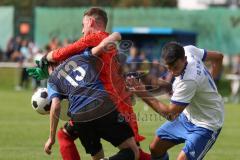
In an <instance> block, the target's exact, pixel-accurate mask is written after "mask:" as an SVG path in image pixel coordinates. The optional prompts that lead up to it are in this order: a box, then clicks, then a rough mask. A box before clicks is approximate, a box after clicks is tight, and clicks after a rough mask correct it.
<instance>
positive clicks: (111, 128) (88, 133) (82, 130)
mask: <svg viewBox="0 0 240 160" xmlns="http://www.w3.org/2000/svg"><path fill="white" fill-rule="evenodd" d="M65 129H66V130H67V132H68V133H69V134H70V135H71V136H72V138H76V137H79V138H80V141H81V143H82V145H83V146H84V148H85V150H86V153H88V154H91V155H92V156H94V155H95V154H96V153H98V152H99V151H100V150H101V149H102V144H101V141H100V139H101V138H103V139H104V140H106V141H108V142H110V143H111V144H112V145H113V146H115V147H117V146H119V145H120V144H121V143H123V142H124V141H125V140H127V139H128V138H130V137H133V136H134V134H133V131H132V129H131V127H130V126H129V124H128V123H127V122H126V120H125V119H124V117H123V116H122V115H121V113H119V112H118V111H117V110H114V111H112V112H111V113H109V114H108V115H106V116H104V117H101V118H99V119H96V120H93V121H89V122H74V124H73V125H70V124H69V123H67V124H66V125H65Z"/></svg>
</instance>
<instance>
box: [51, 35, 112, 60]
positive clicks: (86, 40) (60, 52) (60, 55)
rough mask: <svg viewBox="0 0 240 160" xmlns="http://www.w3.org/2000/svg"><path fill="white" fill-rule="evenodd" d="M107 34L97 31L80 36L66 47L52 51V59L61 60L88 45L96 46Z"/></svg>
mask: <svg viewBox="0 0 240 160" xmlns="http://www.w3.org/2000/svg"><path fill="white" fill-rule="evenodd" d="M108 35H109V34H108V33H106V32H97V33H93V34H89V35H87V36H85V37H82V38H80V39H79V40H78V41H76V42H74V43H72V44H69V45H68V46H66V47H63V48H59V49H56V50H54V51H53V55H52V56H53V60H54V61H57V62H59V61H63V60H65V59H67V58H69V57H71V56H72V55H75V54H77V53H79V52H81V51H83V50H85V49H86V48H88V47H95V46H97V45H98V44H99V43H100V42H101V41H102V40H103V39H104V38H106V37H107V36H108Z"/></svg>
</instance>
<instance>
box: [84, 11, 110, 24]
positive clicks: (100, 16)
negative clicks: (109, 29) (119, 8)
mask: <svg viewBox="0 0 240 160" xmlns="http://www.w3.org/2000/svg"><path fill="white" fill-rule="evenodd" d="M83 16H92V17H94V18H95V20H96V21H97V22H99V21H101V22H103V24H104V26H105V27H106V26H107V22H108V17H107V13H106V11H104V10H103V9H102V8H99V7H91V8H89V9H88V10H87V11H85V12H84V15H83Z"/></svg>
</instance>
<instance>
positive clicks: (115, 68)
mask: <svg viewBox="0 0 240 160" xmlns="http://www.w3.org/2000/svg"><path fill="white" fill-rule="evenodd" d="M108 35H109V34H108V33H107V32H97V33H92V34H89V35H87V36H85V37H82V38H80V39H79V40H78V41H76V42H74V43H73V44H70V45H68V46H66V47H63V48H60V49H57V50H54V51H53V60H54V61H63V60H65V59H67V58H69V57H71V56H72V55H75V54H77V53H81V51H84V50H85V49H86V48H89V47H95V46H97V45H98V44H99V43H100V42H101V41H102V40H103V39H104V38H106V37H107V36H108ZM116 54H117V53H116V51H112V52H110V53H109V52H108V53H106V54H104V53H103V54H101V55H100V56H99V57H100V58H101V59H102V61H103V68H102V70H101V72H100V77H99V78H100V80H101V81H102V83H103V85H104V88H105V90H106V91H107V92H108V93H109V94H110V95H111V98H112V100H113V101H114V103H115V104H116V105H117V108H118V110H119V112H121V113H122V114H123V115H124V116H125V117H126V118H127V120H128V121H129V123H130V125H131V127H132V129H133V131H134V133H135V139H136V140H137V141H141V140H143V139H144V138H143V137H142V136H140V135H139V134H138V126H137V121H136V115H135V114H134V112H133V109H132V104H131V98H130V96H131V93H130V92H128V91H127V90H126V85H125V80H124V77H123V76H122V75H121V74H120V73H119V72H120V70H121V68H120V64H119V62H118V60H117V59H116Z"/></svg>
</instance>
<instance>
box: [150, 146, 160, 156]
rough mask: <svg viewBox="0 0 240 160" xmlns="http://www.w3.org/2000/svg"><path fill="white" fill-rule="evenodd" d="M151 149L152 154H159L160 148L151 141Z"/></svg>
mask: <svg viewBox="0 0 240 160" xmlns="http://www.w3.org/2000/svg"><path fill="white" fill-rule="evenodd" d="M149 150H150V152H151V154H152V155H156V154H159V153H158V149H157V147H156V145H155V143H151V144H150V145H149Z"/></svg>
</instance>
